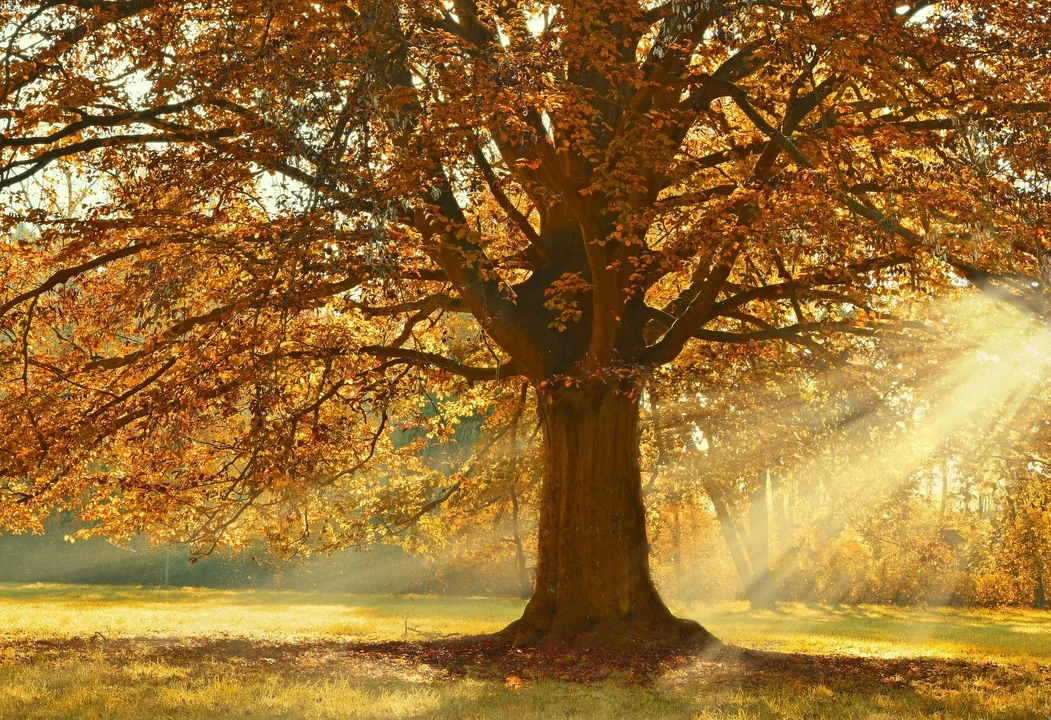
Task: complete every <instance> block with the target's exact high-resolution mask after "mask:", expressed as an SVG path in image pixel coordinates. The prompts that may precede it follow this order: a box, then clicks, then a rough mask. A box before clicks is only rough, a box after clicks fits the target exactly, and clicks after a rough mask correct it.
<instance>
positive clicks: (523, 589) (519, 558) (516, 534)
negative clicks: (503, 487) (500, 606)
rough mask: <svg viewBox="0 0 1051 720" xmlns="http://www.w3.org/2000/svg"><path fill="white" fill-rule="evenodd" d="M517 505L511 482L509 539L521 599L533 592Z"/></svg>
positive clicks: (515, 493) (526, 597) (516, 494)
mask: <svg viewBox="0 0 1051 720" xmlns="http://www.w3.org/2000/svg"><path fill="white" fill-rule="evenodd" d="M518 515H519V506H518V493H517V492H515V486H514V483H513V482H512V483H511V539H512V540H513V541H514V544H515V567H516V568H517V570H518V595H519V597H521V598H522V599H523V600H526V599H528V598H529V597H530V596H532V594H533V583H531V582H529V573H528V570H527V568H526V556H525V549H524V548H523V547H522V533H521V531H520V530H519V524H518Z"/></svg>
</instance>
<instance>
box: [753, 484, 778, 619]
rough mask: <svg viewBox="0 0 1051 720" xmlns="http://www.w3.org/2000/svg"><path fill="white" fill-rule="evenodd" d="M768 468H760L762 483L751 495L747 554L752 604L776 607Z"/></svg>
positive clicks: (754, 606) (767, 608)
mask: <svg viewBox="0 0 1051 720" xmlns="http://www.w3.org/2000/svg"><path fill="white" fill-rule="evenodd" d="M768 476H769V472H768V471H767V469H766V468H763V469H762V470H760V471H759V485H758V486H757V487H756V489H755V491H754V492H753V493H751V495H749V497H748V501H749V502H748V517H749V524H750V526H751V527H750V530H749V532H748V539H749V543H748V556H749V557H750V558H751V559H752V582H753V583H754V586H753V588H752V594H751V600H752V608H753V609H757V610H760V609H761V610H769V609H770V608H772V607H774V583H773V577H772V576H771V574H770V510H769V507H768V505H767V497H768V495H767V480H768Z"/></svg>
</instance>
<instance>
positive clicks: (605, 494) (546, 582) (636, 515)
mask: <svg viewBox="0 0 1051 720" xmlns="http://www.w3.org/2000/svg"><path fill="white" fill-rule="evenodd" d="M538 404H539V413H540V417H541V422H542V426H543V431H544V476H543V483H542V486H541V498H540V531H539V536H540V537H539V543H538V549H537V568H536V584H535V588H534V591H533V597H532V599H531V600H530V601H529V604H528V605H527V606H526V609H525V612H524V613H523V615H522V617H521V618H520V619H519V620H517V621H516V622H514V623H512V624H511V625H510V626H509V627H508V628H507V630H506V631H505V632H506V633H507V634H508V635H510V636H511V638H512V640H513V641H514V642H515V643H519V644H525V643H534V642H540V643H543V644H557V643H562V642H566V641H571V642H573V643H574V644H579V645H588V646H597V647H610V648H622V649H629V648H639V647H652V646H654V645H663V644H672V643H682V642H696V643H708V642H712V641H713V640H714V638H712V636H711V635H710V634H709V633H708V632H707V631H705V630H704V629H703V628H702V627H701V626H700V625H698V624H697V623H695V622H693V621H690V620H682V619H679V618H676V617H675V616H673V615H672V614H671V612H670V611H669V610H668V608H667V607H666V606H665V605H664V602H663V601H662V600H661V598H660V596H659V595H658V593H657V590H656V588H655V587H654V585H653V581H652V579H651V577H650V568H649V546H648V543H647V539H646V517H645V509H644V507H643V502H642V480H641V475H640V472H639V402H638V395H637V393H635V394H629V393H628V392H625V391H622V390H618V389H615V388H612V387H610V386H608V385H606V384H603V383H598V382H593V383H586V384H584V385H583V386H582V387H573V388H559V389H557V390H554V391H548V392H542V393H540V394H539V401H538Z"/></svg>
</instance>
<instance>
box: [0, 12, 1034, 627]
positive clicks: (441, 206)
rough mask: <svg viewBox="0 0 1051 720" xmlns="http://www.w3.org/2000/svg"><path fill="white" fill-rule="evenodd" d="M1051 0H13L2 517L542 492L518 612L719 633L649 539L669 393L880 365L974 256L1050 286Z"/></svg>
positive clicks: (226, 523) (184, 514)
mask: <svg viewBox="0 0 1051 720" xmlns="http://www.w3.org/2000/svg"><path fill="white" fill-rule="evenodd" d="M1049 26H1051V7H1049V6H1048V4H1047V3H1046V2H1044V1H1043V0H1039V1H1038V2H1015V1H1007V2H997V3H970V2H961V1H958V0H949V1H947V2H940V3H931V2H926V1H923V2H917V3H912V4H900V3H898V4H896V3H888V2H868V1H861V0H843V1H839V0H829V1H827V2H825V1H821V2H809V1H808V0H804V1H803V2H800V3H798V4H791V3H789V4H783V3H771V2H760V1H751V0H747V1H746V0H742V1H741V2H723V1H721V0H692V1H684V0H672V1H671V2H667V3H649V2H627V1H624V2H599V1H598V0H585V1H584V2H567V3H552V4H547V3H537V2H528V1H520V0H507V1H503V2H499V3H497V2H474V1H473V0H452V1H451V2H429V1H423V2H386V1H381V2H368V1H363V2H350V3H342V2H328V1H327V0H325V1H321V2H300V1H299V0H243V1H239V2H232V3H228V2H212V3H207V2H206V3H197V2H193V3H191V2H184V1H182V0H97V1H96V0H76V1H75V2H54V1H50V0H49V1H48V2H42V3H40V4H37V3H28V2H24V0H5V1H4V2H0V31H2V33H3V36H2V39H3V43H2V45H3V48H4V50H3V52H4V58H3V68H2V82H0V118H3V120H2V135H0V188H2V191H3V193H4V205H3V215H2V218H0V221H2V223H3V227H2V230H3V232H4V233H5V244H4V251H3V254H2V256H0V278H2V283H3V287H2V290H0V338H2V340H0V367H2V373H3V375H2V379H0V381H2V383H3V384H2V386H0V388H2V389H0V397H2V399H3V402H2V407H0V429H2V431H3V432H2V437H0V522H2V524H3V525H4V526H6V527H8V528H13V529H32V528H35V527H38V523H39V522H40V519H41V518H42V517H43V516H45V515H46V514H47V513H48V512H49V511H50V510H51V509H53V508H55V507H69V508H74V509H75V510H76V511H77V512H78V513H79V515H80V516H81V517H82V518H84V519H85V520H87V521H89V522H90V523H91V530H90V532H94V533H98V534H104V535H107V536H112V537H116V538H128V537H130V536H131V535H133V534H136V533H143V532H144V533H148V534H149V535H150V536H151V537H153V538H154V539H156V540H159V541H168V542H170V541H186V542H189V543H191V544H192V546H193V547H194V548H195V549H196V550H197V551H199V552H209V551H211V550H213V549H215V548H216V547H219V546H243V545H244V544H245V543H247V542H248V541H249V540H250V539H252V538H260V537H261V538H264V539H265V540H266V541H268V542H269V543H270V544H271V545H272V546H274V547H276V548H278V549H281V550H284V551H287V552H296V551H305V550H317V549H321V550H325V549H334V548H339V547H345V546H348V545H357V544H364V543H368V542H371V541H374V540H376V539H380V538H385V537H393V536H397V535H398V534H399V533H402V532H404V531H405V529H406V528H407V527H409V526H411V525H414V524H415V525H417V526H419V525H420V524H422V525H423V526H425V527H426V525H427V524H428V523H432V524H434V523H439V522H442V520H439V519H438V516H439V514H440V513H442V512H445V511H446V510H448V512H450V513H453V514H454V515H453V516H454V517H455V512H456V511H455V510H449V509H448V508H443V506H446V505H448V504H449V502H450V501H451V500H452V499H453V498H456V499H458V500H459V501H462V502H464V503H468V504H467V505H465V507H472V506H471V505H469V499H473V500H472V501H474V502H476V503H478V504H481V505H483V506H484V505H485V503H486V501H487V500H488V501H490V502H489V504H490V505H491V504H492V503H493V502H496V500H495V499H494V498H497V497H499V498H500V502H501V503H503V502H505V500H504V498H508V497H510V496H512V495H513V496H514V497H515V499H514V500H513V503H514V506H515V509H514V512H515V517H516V518H517V513H518V511H519V510H518V507H519V500H521V502H522V503H530V504H534V503H535V506H536V507H537V508H538V510H537V512H538V517H539V532H538V537H539V545H538V555H537V557H538V563H537V567H536V584H535V592H534V596H533V598H534V599H533V601H532V602H531V603H530V606H529V608H528V609H527V610H526V615H525V617H524V618H523V620H522V621H520V622H519V624H518V625H517V626H516V627H515V628H513V629H512V635H513V636H514V638H515V639H516V640H518V641H520V642H529V641H535V640H541V639H545V638H546V640H547V641H558V640H561V639H566V638H569V637H572V636H575V635H576V634H578V633H584V634H585V635H586V636H587V638H586V639H587V641H588V642H593V643H595V644H608V643H609V638H610V637H611V636H613V637H620V636H624V635H626V634H632V633H635V634H638V635H648V636H653V637H656V638H658V639H663V638H667V637H670V636H675V637H680V636H683V635H693V636H695V637H699V636H700V635H699V634H700V633H702V631H701V630H700V628H699V627H698V626H696V625H695V624H688V623H684V622H682V621H677V620H675V619H674V618H672V617H671V615H670V613H668V611H667V609H666V608H665V607H664V605H663V603H662V602H661V600H660V598H659V597H658V596H657V593H656V591H655V590H654V588H653V584H652V582H651V580H650V577H649V567H648V550H647V539H646V516H645V508H644V505H643V501H642V486H643V481H644V478H643V476H642V473H641V470H640V455H639V453H640V446H639V436H640V432H641V427H640V412H641V409H646V411H647V412H649V408H651V407H655V406H656V404H655V403H656V402H657V401H654V400H653V399H652V398H654V397H658V398H659V400H660V401H661V402H669V403H672V404H681V403H684V402H687V401H688V399H689V397H690V395H689V394H688V393H689V392H690V391H691V388H694V387H696V384H697V383H699V382H702V381H718V380H719V378H720V377H734V376H736V375H737V374H738V373H739V372H740V371H741V370H742V369H747V368H749V367H752V366H754V365H756V363H757V361H758V362H759V364H762V365H764V366H765V367H766V368H768V370H769V372H770V374H771V377H772V378H774V380H775V381H776V379H777V378H779V377H787V376H788V375H789V374H790V373H791V372H793V371H790V370H788V368H793V367H798V368H801V370H799V372H804V373H805V372H810V373H811V374H812V375H813V376H817V375H818V374H820V372H819V370H820V369H821V368H828V367H840V366H844V365H849V366H851V367H848V368H847V369H846V370H845V371H844V372H846V373H847V374H848V375H849V373H852V372H857V373H859V374H861V373H863V372H864V371H865V365H866V363H869V367H868V369H870V370H871V369H872V368H873V366H872V362H874V361H871V360H867V359H866V358H874V357H876V355H877V353H876V350H875V349H874V348H876V347H877V345H878V344H879V343H880V342H881V341H882V340H883V339H884V338H887V337H898V338H908V337H911V336H913V335H916V334H921V333H922V332H923V330H922V328H920V327H919V326H918V325H917V324H916V323H915V321H916V316H915V308H916V305H917V301H919V300H924V299H928V298H930V297H932V296H935V295H938V294H940V293H942V292H945V291H949V290H953V291H955V289H957V288H959V287H960V286H962V285H965V284H969V285H970V286H973V287H975V288H978V289H979V290H981V291H984V292H985V293H987V294H989V295H990V296H991V297H993V298H995V299H997V300H998V301H1001V302H1004V303H1007V304H1010V305H1013V306H1016V307H1017V308H1020V309H1022V310H1023V311H1024V312H1026V313H1029V314H1031V315H1033V316H1036V317H1040V316H1042V315H1043V313H1044V311H1045V303H1044V294H1043V291H1044V284H1045V281H1046V280H1047V279H1048V275H1049V273H1048V267H1049V265H1048V263H1047V262H1046V261H1045V253H1046V252H1047V243H1048V238H1047V230H1046V222H1047V214H1048V207H1049V206H1048V202H1047V200H1048V198H1047V187H1048V177H1047V172H1048V167H1049V166H1048V146H1049V143H1048V135H1047V127H1048V120H1049V115H1051V112H1049V110H1051V106H1049V97H1051V92H1049V91H1051V88H1049V86H1048V82H1049V81H1048V77H1051V75H1049V72H1048V71H1049V69H1051V68H1049V64H1051V57H1049V53H1048V50H1047V48H1048V47H1051V42H1049V39H1051V31H1049V30H1048V27H1049ZM815 368H817V370H815ZM655 377H657V378H659V379H660V382H657V381H656V380H654V378H655ZM647 382H651V384H650V386H649V387H650V390H652V391H653V393H648V392H647V390H646V387H647ZM530 387H531V388H532V389H533V390H530V389H529V388H530ZM658 388H659V390H658ZM654 393H656V394H654ZM644 396H645V399H644ZM694 397H695V396H694ZM534 398H535V402H534V401H533V399H534ZM640 405H643V406H645V407H644V408H641V409H640ZM471 423H474V424H473V425H472V424H471ZM471 427H473V428H475V430H476V431H477V434H478V437H477V439H476V440H475V441H472V442H473V447H474V451H475V454H476V457H475V458H474V459H473V460H472V459H471V458H469V457H466V456H465V453H464V452H462V451H450V452H440V446H441V445H442V444H448V443H447V441H449V440H455V439H456V438H457V436H460V437H461V439H462V438H463V435H461V433H465V432H468V431H469V428H471ZM534 432H535V433H537V436H538V437H539V438H540V439H541V441H540V443H539V445H538V446H537V448H536V450H535V452H536V453H537V454H538V456H539V460H534V459H533V457H532V456H531V453H532V452H534V451H533V450H528V449H523V444H524V443H526V442H527V441H528V440H529V438H531V437H532V435H531V434H532V433H534ZM461 447H462V445H461ZM654 447H656V446H654ZM658 454H659V453H658ZM527 463H529V464H530V465H529V466H530V467H533V466H538V465H539V466H542V472H541V473H540V474H541V475H542V480H541V481H540V482H539V483H534V484H527V483H526V482H525V478H526V477H527V476H528V473H527V472H525V470H526V469H528V468H527V467H525V466H526V464H527ZM497 470H499V472H498V471H497ZM699 472H702V473H703V472H704V470H703V468H702V469H700V470H699ZM508 477H510V478H511V480H510V483H511V484H510V485H509V484H508V480H507V478H508ZM519 481H521V486H520V487H518V489H517V490H516V489H515V488H516V485H515V483H517V482H519ZM519 494H520V498H519ZM475 507H476V506H475ZM471 517H472V516H471V512H463V513H461V515H460V518H461V520H462V522H465V523H469V522H470V521H471ZM516 537H517V535H516ZM520 548H521V544H520V543H519V549H520Z"/></svg>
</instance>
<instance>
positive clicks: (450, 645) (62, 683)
mask: <svg viewBox="0 0 1051 720" xmlns="http://www.w3.org/2000/svg"><path fill="white" fill-rule="evenodd" d="M522 604H523V603H522V602H521V601H518V600H507V599H494V598H446V597H404V596H399V597H381V596H363V595H338V594H300V593H285V592H259V591H251V592H249V591H243V592H242V591H221V590H204V589H187V588H181V589H171V590H165V589H155V588H133V587H105V586H68V585H20V586H11V585H7V586H0V718H67V717H77V718H129V719H130V718H140V717H153V718H197V717H207V718H210V719H212V718H246V717H254V718H464V717H469V718H504V717H514V718H559V717H564V718H596V719H597V718H602V719H607V718H617V717H625V718H649V717H654V718H736V719H744V718H829V719H835V718H893V719H894V720H905V719H906V718H933V717H940V718H961V719H962V718H969V719H971V718H1003V719H1005V720H1007V719H1013V718H1019V719H1021V718H1025V719H1027V720H1028V719H1031V718H1039V720H1045V718H1048V717H1051V613H1048V612H1039V611H1030V610H997V611H994V610H965V609H942V608H938V609H907V608H889V607H874V606H861V607H842V608H829V607H820V608H818V607H807V606H804V605H797V604H794V605H786V606H784V607H783V608H781V609H779V610H778V611H776V612H760V613H750V612H748V611H747V608H746V607H745V606H744V605H741V604H728V605H717V606H709V605H692V606H686V607H682V606H678V607H673V608H672V609H673V610H674V611H675V612H676V613H677V614H679V615H685V616H687V617H692V618H695V619H697V620H699V621H700V622H702V624H704V625H705V626H706V627H708V628H709V629H710V630H712V631H713V632H714V633H715V634H716V635H718V636H719V637H720V638H722V639H723V640H724V641H725V642H727V643H729V644H731V645H732V646H733V647H731V648H730V649H729V650H728V651H726V652H723V653H722V654H720V655H719V656H716V657H709V658H698V657H696V656H690V655H684V654H681V653H679V654H675V653H661V654H657V653H630V654H629V653H617V652H613V651H599V650H582V649H577V650H572V651H554V650H545V649H528V648H527V649H522V650H514V649H507V648H505V647H503V646H500V645H497V644H494V643H492V642H486V641H475V640H472V641H464V640H462V639H460V638H461V637H462V636H463V635H476V634H482V633H488V632H492V631H495V630H498V629H500V628H501V627H503V626H504V625H506V624H507V623H508V622H510V621H511V620H513V619H514V618H515V617H517V616H518V614H519V613H520V612H521V609H522ZM741 648H750V649H751V650H748V651H745V650H742V649H741Z"/></svg>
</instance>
